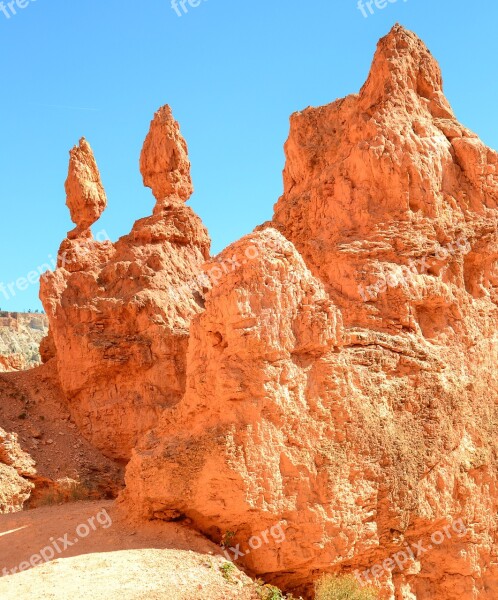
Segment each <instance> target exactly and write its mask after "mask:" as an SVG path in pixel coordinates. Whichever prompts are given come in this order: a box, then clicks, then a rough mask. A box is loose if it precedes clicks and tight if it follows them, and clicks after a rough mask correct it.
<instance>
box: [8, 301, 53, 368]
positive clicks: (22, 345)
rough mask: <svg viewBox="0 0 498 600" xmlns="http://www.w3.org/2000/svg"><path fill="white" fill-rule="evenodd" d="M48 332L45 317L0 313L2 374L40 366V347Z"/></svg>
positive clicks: (33, 314)
mask: <svg viewBox="0 0 498 600" xmlns="http://www.w3.org/2000/svg"><path fill="white" fill-rule="evenodd" d="M47 330H48V321H47V317H46V316H45V315H42V314H35V313H10V312H5V311H0V372H6V371H22V370H24V369H29V368H31V367H35V366H37V365H39V364H40V353H39V351H38V347H39V345H40V342H41V341H42V339H43V338H44V336H46V334H47Z"/></svg>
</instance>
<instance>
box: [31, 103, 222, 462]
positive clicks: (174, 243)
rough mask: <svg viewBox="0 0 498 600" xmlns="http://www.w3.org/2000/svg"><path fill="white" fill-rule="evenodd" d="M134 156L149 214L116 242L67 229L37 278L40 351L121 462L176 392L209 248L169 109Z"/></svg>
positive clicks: (82, 419) (93, 433)
mask: <svg viewBox="0 0 498 600" xmlns="http://www.w3.org/2000/svg"><path fill="white" fill-rule="evenodd" d="M141 164H142V172H143V174H144V180H145V182H146V184H147V185H150V186H151V187H152V188H153V191H154V193H155V194H156V196H157V197H158V202H157V204H156V207H155V209H154V214H153V216H150V217H147V218H144V219H141V220H139V221H137V223H135V225H134V227H133V229H132V231H131V232H130V233H129V234H128V235H126V236H124V237H122V238H121V239H119V240H118V241H117V242H116V243H114V244H113V243H111V242H110V241H108V240H106V241H102V242H101V241H97V240H93V239H92V240H90V241H89V240H88V233H82V234H81V236H80V237H76V238H75V237H73V236H72V235H71V234H70V239H69V238H68V239H66V240H64V241H63V242H62V245H61V249H60V252H59V268H58V269H57V270H56V271H55V272H54V273H49V274H48V275H47V276H46V277H44V278H43V281H42V286H41V299H42V301H43V304H44V306H45V308H46V312H47V315H48V318H49V320H50V329H51V336H50V338H49V339H48V340H47V341H46V343H45V345H44V353H45V352H46V353H47V355H48V356H47V358H50V356H52V355H53V354H54V352H55V355H56V360H57V366H58V373H59V377H60V381H61V385H62V389H63V391H64V393H65V395H66V397H67V398H68V401H69V404H70V408H71V411H72V415H73V417H74V418H75V420H76V422H77V424H78V426H79V427H80V428H81V430H82V431H83V433H84V434H85V435H86V436H87V438H88V439H89V440H90V441H91V442H92V443H93V444H94V445H95V446H96V447H97V448H99V449H100V450H102V451H103V452H104V453H105V454H106V455H108V456H110V457H113V458H118V459H122V460H127V459H128V458H129V456H130V453H131V450H132V448H133V447H134V446H135V445H136V443H137V442H138V440H139V438H140V437H141V435H143V434H144V433H145V432H147V431H148V430H149V429H151V428H152V427H154V426H155V425H156V424H157V421H158V418H159V415H160V414H161V412H163V411H164V409H165V408H167V407H169V406H172V405H174V404H175V403H176V402H178V401H179V400H180V398H181V397H182V395H183V392H184V389H185V360H186V359H185V356H186V352H187V344H188V331H189V325H190V321H191V319H192V317H193V316H195V315H196V314H198V313H199V312H200V311H201V309H202V294H203V289H202V286H201V285H200V284H199V283H197V282H196V280H195V277H196V275H197V273H198V272H199V271H200V267H201V265H202V264H203V263H204V261H205V260H206V259H207V258H208V256H209V247H210V239H209V236H208V233H207V231H206V229H205V227H204V226H203V224H202V222H201V220H200V219H199V217H197V216H196V215H195V214H194V213H193V211H192V210H191V209H190V208H189V207H188V206H186V205H185V200H186V199H187V198H188V195H189V194H190V191H191V189H192V184H191V180H190V173H189V169H188V166H189V163H188V159H187V157H186V144H185V141H184V140H183V138H182V137H181V135H180V133H179V128H178V124H177V123H176V122H175V121H174V119H173V117H172V115H171V110H170V109H169V107H164V108H162V109H161V110H159V111H158V113H157V114H156V116H155V118H154V121H153V122H152V123H151V130H150V132H149V135H148V136H147V140H146V143H145V145H144V150H143V152H142V157H141Z"/></svg>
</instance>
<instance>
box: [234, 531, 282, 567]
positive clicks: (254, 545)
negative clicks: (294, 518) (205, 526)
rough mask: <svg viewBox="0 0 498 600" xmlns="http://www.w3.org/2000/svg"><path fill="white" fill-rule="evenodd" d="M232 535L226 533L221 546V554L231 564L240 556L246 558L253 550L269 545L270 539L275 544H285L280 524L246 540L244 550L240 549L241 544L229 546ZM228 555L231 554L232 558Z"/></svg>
mask: <svg viewBox="0 0 498 600" xmlns="http://www.w3.org/2000/svg"><path fill="white" fill-rule="evenodd" d="M233 535H234V534H233V533H232V532H228V533H226V534H225V539H224V540H223V544H222V549H223V554H224V555H225V556H226V558H227V559H228V560H229V561H232V562H233V561H236V560H238V559H239V558H240V557H242V556H247V555H248V554H250V553H251V552H252V551H253V550H259V548H261V546H262V545H263V544H269V543H270V538H271V539H272V540H273V541H274V542H275V544H282V543H283V542H285V531H284V530H283V527H282V523H277V524H276V525H273V527H269V528H268V529H265V531H262V532H261V533H260V534H259V535H253V536H252V537H251V538H250V539H249V540H248V542H247V545H248V546H249V548H246V549H244V548H241V544H236V545H235V546H230V543H231V540H232V537H233ZM230 554H232V556H231V555H230Z"/></svg>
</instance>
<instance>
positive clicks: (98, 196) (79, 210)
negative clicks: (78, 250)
mask: <svg viewBox="0 0 498 600" xmlns="http://www.w3.org/2000/svg"><path fill="white" fill-rule="evenodd" d="M69 157H70V158H69V170H68V175H67V179H66V184H65V189H66V205H67V207H68V208H69V211H70V213H71V220H72V221H73V223H75V224H76V228H75V229H74V230H73V231H71V232H70V233H69V234H68V237H70V238H76V237H89V236H91V233H90V227H91V226H92V225H93V224H94V223H95V222H96V221H97V220H98V219H99V217H100V215H101V214H102V213H103V212H104V209H105V207H106V206H107V196H106V193H105V190H104V187H103V185H102V182H101V179H100V173H99V169H98V167H97V163H96V161H95V157H94V155H93V151H92V148H91V147H90V144H89V143H88V142H87V141H86V139H85V138H81V140H80V142H79V145H78V146H75V147H74V148H73V149H72V150H71V151H70V152H69Z"/></svg>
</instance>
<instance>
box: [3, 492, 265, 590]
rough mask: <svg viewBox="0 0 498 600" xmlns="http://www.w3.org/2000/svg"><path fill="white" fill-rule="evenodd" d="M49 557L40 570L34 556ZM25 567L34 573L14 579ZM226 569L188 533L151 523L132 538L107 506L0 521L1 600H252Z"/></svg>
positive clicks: (70, 507)
mask: <svg viewBox="0 0 498 600" xmlns="http://www.w3.org/2000/svg"><path fill="white" fill-rule="evenodd" d="M68 542H69V543H71V544H72V545H71V546H69V544H68ZM58 550H60V552H59V551H58ZM52 553H53V554H54V556H53V559H52V560H50V561H49V562H42V560H43V559H42V557H41V554H43V555H44V557H49V556H50V555H51V554H52ZM36 556H38V558H39V560H37V558H36ZM30 560H33V562H34V563H35V564H36V566H35V567H34V568H29V570H26V571H22V572H21V573H19V572H17V571H18V570H19V566H21V568H26V567H27V566H28V565H27V564H25V565H22V563H23V562H24V561H30ZM38 563H40V564H38ZM226 564H227V561H226V559H225V558H224V556H223V555H222V554H221V550H220V548H219V547H218V546H216V545H214V544H212V543H211V542H210V541H208V540H206V539H205V538H204V537H202V536H201V535H200V534H198V533H196V532H194V531H193V530H191V529H189V528H188V526H185V525H181V524H178V523H163V522H152V523H146V524H144V525H141V526H140V531H137V530H136V529H134V528H133V526H132V525H131V524H128V523H126V522H125V521H124V520H123V519H122V518H121V516H120V514H119V512H118V510H117V509H116V507H115V505H114V503H113V502H112V501H103V502H76V503H72V504H64V505H59V506H47V507H42V508H37V509H34V510H31V511H25V512H21V513H14V514H9V515H1V516H0V570H3V571H2V573H3V575H4V576H3V577H1V578H0V598H2V600H14V599H15V600H24V599H25V598H26V599H30V600H37V599H40V600H42V599H43V600H52V599H57V600H59V599H61V600H62V599H64V600H72V599H79V600H86V599H89V600H90V599H91V600H103V599H106V600H109V599H114V598H116V599H118V598H119V599H120V600H131V599H133V600H139V599H150V600H153V599H159V598H160V599H168V600H231V599H234V600H235V599H238V600H256V599H257V598H259V595H258V594H257V593H256V590H255V586H254V584H253V582H252V581H251V579H249V578H248V577H247V576H246V575H245V574H243V573H241V572H240V571H238V570H235V569H234V570H233V571H232V570H231V572H230V573H228V574H227V575H226V576H227V577H228V580H227V579H226V577H224V575H223V572H222V570H220V567H222V566H223V565H226ZM16 568H17V570H16V572H15V573H14V574H9V573H8V571H11V570H14V569H16Z"/></svg>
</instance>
